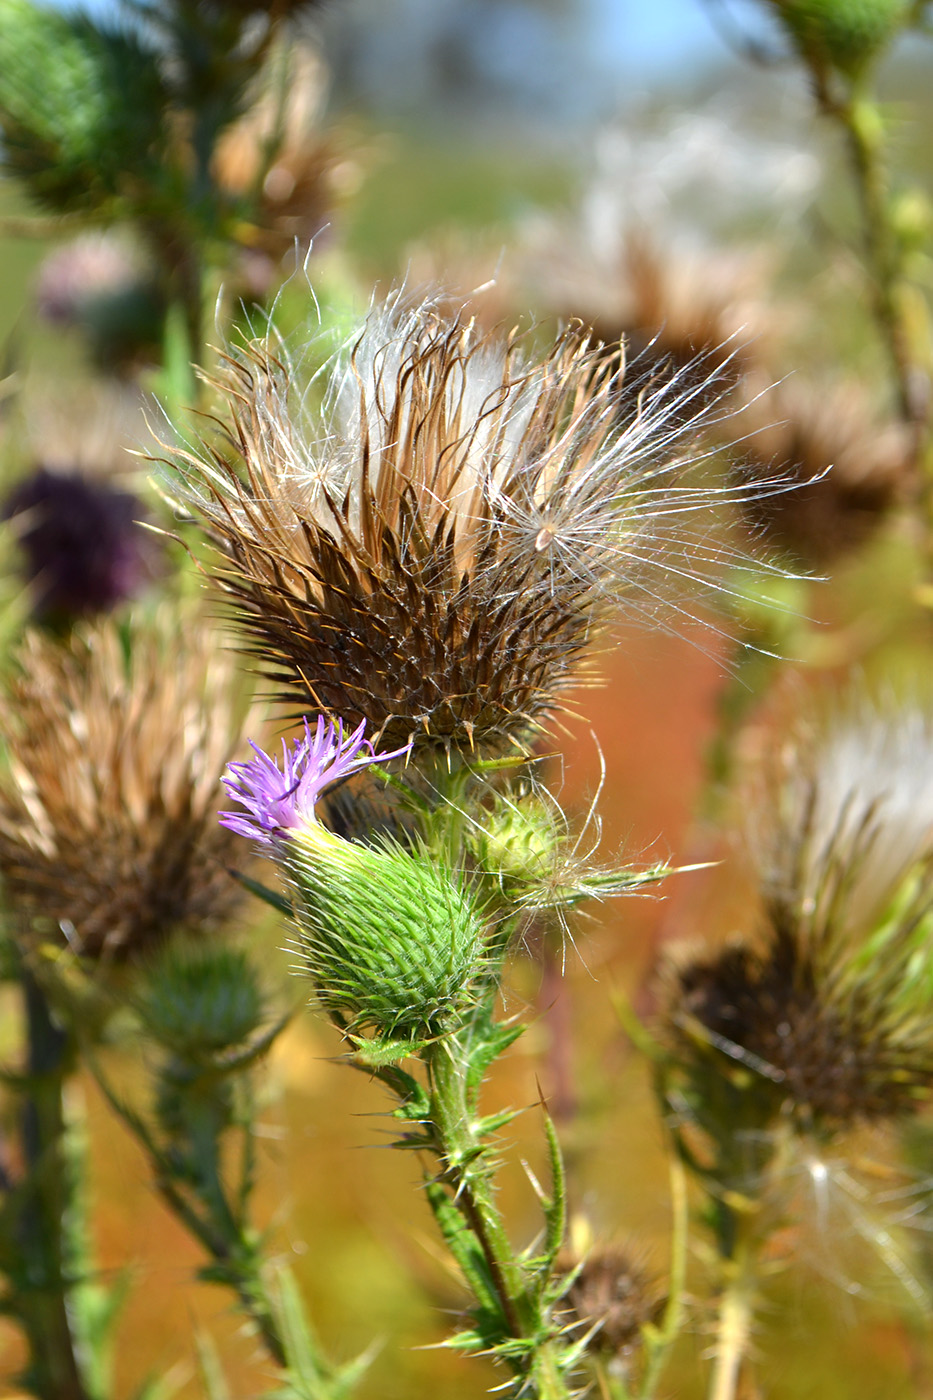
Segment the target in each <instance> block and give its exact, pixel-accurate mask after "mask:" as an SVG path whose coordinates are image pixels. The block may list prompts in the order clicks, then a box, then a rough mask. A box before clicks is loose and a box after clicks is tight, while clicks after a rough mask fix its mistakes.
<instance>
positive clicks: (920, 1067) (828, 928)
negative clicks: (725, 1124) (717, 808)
mask: <svg viewBox="0 0 933 1400" xmlns="http://www.w3.org/2000/svg"><path fill="white" fill-rule="evenodd" d="M752 825H753V828H754V829H753V830H752V833H751V845H752V848H753V852H754V858H755V860H756V862H757V867H758V879H759V884H760V890H761V897H762V903H763V906H764V913H765V920H764V931H763V935H762V937H761V938H760V940H759V941H757V942H756V943H754V944H740V945H738V946H730V947H727V948H725V949H724V950H722V951H719V952H717V953H712V954H709V955H705V956H701V957H698V958H694V959H692V960H691V961H690V962H687V963H686V964H683V965H681V966H679V967H678V966H672V967H671V968H669V969H668V972H667V979H668V990H667V996H666V1010H665V1013H664V1020H665V1025H666V1028H667V1035H668V1039H669V1041H670V1043H671V1044H672V1045H674V1046H675V1057H676V1058H677V1059H678V1060H680V1061H681V1063H683V1064H684V1065H687V1066H689V1067H690V1068H691V1073H692V1074H693V1077H694V1079H695V1081H696V1083H697V1084H698V1085H701V1081H703V1077H704V1076H707V1075H709V1074H713V1075H716V1074H720V1075H724V1076H726V1077H727V1078H729V1079H730V1080H731V1081H732V1082H733V1083H734V1084H738V1083H739V1081H740V1080H741V1081H742V1083H744V1084H745V1085H746V1087H747V1096H748V1098H749V1102H751V1097H755V1098H756V1100H757V1102H758V1104H759V1107H760V1110H761V1112H760V1115H759V1116H760V1117H761V1118H762V1119H767V1118H768V1117H769V1116H770V1117H776V1116H777V1115H778V1114H786V1113H790V1114H792V1115H793V1116H794V1117H795V1119H796V1120H797V1121H798V1122H801V1123H803V1124H805V1125H806V1126H807V1127H817V1128H822V1129H834V1128H838V1127H840V1126H842V1125H845V1124H852V1123H856V1122H859V1121H866V1120H872V1119H879V1118H895V1117H898V1116H900V1115H902V1114H905V1113H907V1112H910V1111H911V1110H913V1109H916V1108H917V1107H918V1106H919V1105H920V1103H922V1102H923V1101H924V1100H925V1099H927V1098H928V1097H929V1095H930V1092H931V1091H933V993H931V991H930V988H931V987H933V976H931V972H933V967H931V959H930V953H929V944H930V938H929V927H930V923H931V919H933V730H931V727H930V724H929V722H928V721H927V720H926V718H925V717H924V716H923V715H922V714H921V713H920V712H919V711H917V710H911V709H906V708H905V709H902V710H900V711H897V712H894V713H892V714H889V715H888V716H886V717H885V716H883V715H881V714H872V713H869V712H868V711H867V710H865V711H864V712H863V713H861V714H856V715H853V716H850V717H849V719H848V720H847V721H846V722H838V721H837V723H836V724H835V726H833V727H832V728H828V729H826V730H825V731H824V732H822V733H811V734H809V735H802V736H801V737H800V739H799V740H798V741H796V742H793V743H790V744H788V745H787V746H786V748H785V749H784V750H783V751H782V752H780V753H779V755H778V756H777V758H776V760H775V763H774V771H773V772H772V773H771V774H770V775H769V777H768V779H767V780H766V781H765V782H764V783H763V784H762V788H761V792H760V794H759V810H758V812H757V815H756V817H755V818H753V821H752ZM704 1082H705V1081H704ZM735 1111H736V1110H735V1104H734V1103H733V1104H732V1107H731V1108H730V1112H733V1113H734V1112H735Z"/></svg>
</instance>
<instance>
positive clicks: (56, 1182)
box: [0, 617, 350, 1400]
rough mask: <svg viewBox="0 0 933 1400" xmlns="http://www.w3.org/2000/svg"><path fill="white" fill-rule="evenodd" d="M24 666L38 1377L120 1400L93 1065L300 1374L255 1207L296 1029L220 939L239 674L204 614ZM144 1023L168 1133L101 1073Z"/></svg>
mask: <svg viewBox="0 0 933 1400" xmlns="http://www.w3.org/2000/svg"><path fill="white" fill-rule="evenodd" d="M169 655H170V656H171V665H168V664H167V661H168V657H169ZM15 664H16V669H15V671H14V672H13V674H12V675H11V676H10V677H9V679H8V681H7V684H6V700H5V705H4V707H3V719H2V721H0V724H2V729H3V738H4V741H5V748H6V762H7V773H6V776H5V779H4V782H3V785H2V788H0V872H2V878H3V885H4V893H5V896H6V901H7V914H6V936H7V957H8V960H9V961H10V963H11V964H12V967H13V968H14V969H15V974H16V976H17V977H18V980H19V982H20V985H21V987H22V994H23V998H24V1003H25V1008H26V1020H27V1032H28V1048H27V1052H26V1064H25V1066H24V1069H23V1071H22V1085H23V1096H22V1102H21V1104H20V1110H19V1111H20V1136H21V1139H22V1167H21V1169H20V1170H19V1171H17V1173H16V1175H15V1176H11V1177H10V1178H9V1179H5V1180H4V1183H3V1201H2V1210H0V1269H2V1273H3V1276H4V1295H3V1306H4V1309H5V1311H6V1312H7V1313H8V1314H9V1315H10V1316H12V1317H13V1318H15V1320H16V1321H17V1322H18V1324H19V1325H20V1327H21V1328H22V1330H23V1332H24V1333H25V1335H26V1338H27V1341H28V1344H29V1353H30V1358H29V1365H28V1370H27V1372H26V1374H25V1376H24V1378H23V1383H24V1385H26V1386H28V1387H29V1389H30V1391H31V1392H32V1393H34V1394H36V1395H37V1396H40V1397H48V1400H52V1398H53V1397H56V1400H57V1397H61V1396H69V1397H75V1400H78V1397H89V1398H90V1400H93V1397H98V1396H100V1397H103V1396H105V1395H107V1394H108V1393H109V1387H110V1381H109V1379H108V1373H107V1360H106V1358H107V1349H108V1343H109V1339H110V1338H109V1333H110V1330H111V1328H110V1325H109V1324H110V1323H112V1321H113V1310H114V1305H115V1301H116V1294H114V1295H113V1298H112V1299H111V1300H110V1302H108V1297H107V1293H106V1291H105V1290H103V1289H102V1288H101V1287H100V1286H99V1284H98V1283H97V1281H96V1279H95V1277H94V1269H93V1265H92V1263H91V1260H90V1257H89V1256H88V1254H87V1250H86V1247H85V1244H84V1234H83V1229H84V1227H83V1219H82V1215H81V1211H80V1209H79V1205H80V1201H81V1200H82V1199H83V1191H84V1183H83V1175H84V1173H83V1165H82V1162H81V1160H80V1155H79V1154H78V1155H76V1149H77V1144H78V1142H79V1139H80V1135H79V1133H78V1131H77V1128H76V1126H75V1125H74V1124H72V1123H70V1121H69V1118H68V1115H67V1113H66V1111H65V1090H66V1087H67V1084H68V1082H69V1080H70V1077H71V1076H72V1074H73V1073H74V1071H75V1069H76V1067H77V1065H78V1061H79V1058H84V1060H85V1061H86V1062H87V1063H89V1064H91V1065H92V1066H93V1068H94V1069H95V1071H96V1072H97V1073H98V1076H99V1078H100V1082H101V1084H102V1086H103V1087H104V1089H105V1092H106V1093H107V1094H108V1097H109V1098H110V1100H111V1103H112V1104H113V1106H114V1107H115V1108H117V1109H118V1111H119V1112H120V1114H121V1116H122V1117H123V1119H124V1121H125V1122H126V1123H127V1124H128V1126H130V1128H131V1129H132V1130H133V1131H134V1132H136V1134H137V1135H138V1136H139V1137H140V1138H141V1140H142V1142H143V1145H144V1147H145V1148H146V1149H147V1151H149V1153H150V1157H151V1159H152V1162H153V1166H154V1169H155V1176H156V1183H157V1185H158V1188H159V1190H160V1192H161V1194H162V1196H163V1198H164V1199H165V1200H166V1201H167V1203H168V1204H169V1205H170V1206H171V1207H172V1208H173V1209H175V1210H176V1211H177V1213H178V1215H179V1217H180V1218H181V1220H182V1222H183V1223H184V1224H185V1225H186V1226H187V1227H188V1228H189V1229H190V1230H192V1232H193V1233H194V1234H195V1236H196V1238H198V1240H199V1241H200V1243H201V1244H202V1245H204V1247H205V1248H206V1249H207V1251H208V1254H209V1257H210V1267H209V1269H208V1270H207V1271H206V1273H205V1276H206V1277H212V1278H214V1279H215V1281H217V1282H223V1283H225V1284H227V1285H228V1286H229V1287H231V1288H233V1289H234V1290H235V1292H236V1294H237V1296H238V1297H239V1299H240V1301H241V1303H242V1305H243V1307H244V1308H245V1309H246V1311H247V1312H248V1313H249V1314H250V1315H251V1316H252V1317H253V1318H254V1319H255V1321H256V1323H257V1326H258V1328H259V1331H260V1334H261V1335H262V1336H263V1338H264V1339H265V1340H266V1343H267V1345H268V1347H269V1350H270V1352H271V1354H272V1357H273V1359H274V1360H275V1361H276V1362H277V1363H278V1364H279V1365H280V1366H281V1367H283V1368H288V1367H290V1366H291V1363H292V1359H293V1358H292V1355H291V1351H290V1345H289V1344H286V1342H285V1341H284V1340H283V1335H282V1334H283V1331H284V1324H283V1319H282V1316H281V1311H280V1309H279V1308H278V1307H277V1305H275V1304H274V1303H273V1302H272V1301H270V1296H269V1294H268V1291H267V1286H266V1284H265V1282H264V1276H263V1272H262V1270H263V1260H262V1257H261V1241H260V1237H259V1236H258V1235H257V1234H256V1232H255V1231H254V1229H253V1227H252V1225H251V1223H250V1221H249V1214H248V1208H249V1199H250V1192H251V1189H252V1183H253V1177H254V1163H253V1125H254V1118H255V1109H254V1107H253V1105H252V1099H251V1096H250V1093H249V1081H250V1071H251V1069H252V1067H253V1066H254V1065H255V1063H256V1061H257V1059H258V1058H259V1057H260V1056H261V1055H262V1053H263V1052H264V1051H265V1050H266V1049H268V1047H269V1045H270V1044H271V1042H272V1040H273V1039H274V1038H275V1035H276V1034H277V1033H278V1031H279V1030H281V1028H282V1024H283V1022H282V1019H281V1018H275V1017H271V1016H270V1015H269V1014H268V1013H267V1011H266V1009H265V1006H264V1003H263V1001H262V998H261V996H260V994H259V992H258V990H257V988H256V986H255V980H254V976H253V974H252V972H251V971H250V969H249V967H248V965H247V963H246V962H245V960H244V959H243V956H242V955H241V954H238V953H236V952H235V951H234V950H232V949H231V948H229V947H228V946H226V945H225V944H224V942H222V941H219V934H220V932H221V930H222V929H223V928H224V927H225V926H226V925H228V924H229V922H230V918H231V915H232V914H233V912H234V906H235V905H236V904H237V903H238V902H239V901H240V897H241V891H240V890H239V889H238V887H237V885H236V884H235V882H234V881H233V880H232V879H231V878H230V876H229V875H228V874H227V871H226V869H225V866H226V865H227V864H228V863H229V862H230V861H231V860H232V858H233V854H234V848H235V846H236V845H237V844H238V843H237V842H236V840H235V838H234V837H233V836H232V835H231V834H230V833H229V832H227V831H225V830H224V829H223V828H222V827H218V825H217V821H216V808H217V799H218V795H219V784H218V774H219V771H220V769H221V768H222V767H223V764H224V763H225V762H226V761H227V759H229V758H230V757H231V756H232V753H233V751H234V748H235V745H236V744H237V742H238V738H239V726H240V722H241V718H242V711H243V706H242V703H241V702H240V701H239V700H238V698H237V688H236V687H235V686H234V685H233V684H232V680H233V676H232V669H231V665H230V660H229V658H228V657H225V656H223V655H222V654H218V653H217V651H216V649H215V648H214V647H213V646H212V644H211V634H210V631H209V629H208V628H206V627H205V626H204V625H203V624H202V623H199V622H198V621H197V619H191V618H189V619H188V620H187V626H186V629H185V632H184V633H182V632H181V631H180V630H179V627H178V626H172V625H171V623H170V621H169V619H168V618H167V617H162V618H161V619H159V620H157V621H156V623H155V624H153V625H146V624H144V623H141V622H137V623H135V624H132V625H128V626H127V627H125V628H122V629H121V628H119V627H117V626H116V625H115V624H113V623H108V624H101V625H98V626H97V627H96V628H85V629H78V630H77V631H76V632H75V633H74V634H73V637H72V638H71V640H70V641H69V642H68V643H67V644H65V643H61V642H57V641H55V640H54V639H52V638H51V637H49V636H44V635H40V634H37V633H34V634H30V635H29V636H27V638H26V639H25V640H24V642H23V645H22V647H21V649H20V652H19V654H18V656H17V657H16V661H15ZM183 934H186V935H187V937H188V939H189V940H194V941H193V942H192V943H191V944H190V945H183V946H182V948H181V950H179V949H178V948H177V947H175V946H174V945H173V944H172V943H171V940H172V939H175V940H177V939H178V937H179V936H180V935H183ZM185 947H187V948H188V951H187V952H185ZM134 1008H135V1012H136V1019H137V1021H138V1022H139V1023H141V1026H142V1028H143V1034H144V1036H145V1037H146V1038H148V1040H149V1041H150V1043H153V1044H155V1045H156V1046H158V1047H159V1054H158V1056H157V1068H156V1070H155V1080H156V1084H155V1089H154V1097H155V1099H156V1120H157V1126H156V1128H155V1129H150V1128H149V1127H148V1126H147V1124H146V1122H145V1119H144V1117H143V1116H141V1115H140V1114H139V1113H138V1112H137V1111H135V1110H134V1109H133V1108H131V1107H130V1106H129V1105H128V1104H126V1103H125V1102H124V1101H123V1100H122V1098H121V1097H120V1095H119V1094H117V1093H116V1092H115V1091H114V1090H113V1089H112V1087H111V1086H110V1084H109V1082H108V1079H107V1077H106V1075H105V1074H104V1072H103V1070H102V1068H101V1061H100V1053H101V1052H100V1048H99V1043H100V1042H102V1041H103V1040H104V1039H106V1038H108V1036H109V1035H110V1027H111V1026H113V1025H114V1024H115V1021H114V1016H115V1013H116V1012H118V1011H119V1012H120V1013H121V1015H122V1016H124V1017H125V1015H126V1013H127V1012H128V1011H130V1010H133V1009H134ZM118 1019H119V1018H118ZM231 1135H239V1137H240V1138H241V1140H242V1151H243V1170H242V1175H241V1180H240V1183H239V1186H238V1187H237V1190H236V1193H235V1196H234V1197H233V1198H231V1194H230V1192H229V1190H228V1189H227V1187H226V1185H225V1181H224V1169H223V1152H222V1149H223V1148H224V1144H225V1143H226V1141H227V1140H228V1139H230V1137H231ZM291 1313H292V1331H291V1333H290V1336H291V1337H292V1338H295V1337H297V1336H301V1335H304V1334H302V1332H301V1331H300V1328H299V1323H298V1319H300V1310H297V1311H296V1309H295V1307H294V1306H292V1308H291ZM296 1328H297V1329H298V1330H296ZM309 1335H310V1334H307V1335H305V1341H306V1342H307V1346H306V1351H307V1353H308V1355H310V1356H315V1355H317V1353H316V1352H315V1351H314V1350H313V1348H312V1347H311V1344H310V1341H309ZM318 1369H319V1370H320V1371H321V1375H322V1376H325V1377H328V1378H330V1379H332V1380H333V1385H332V1386H330V1379H328V1385H329V1386H330V1388H327V1387H326V1386H325V1384H324V1380H323V1379H322V1380H321V1384H320V1388H319V1390H318V1392H317V1393H318V1394H320V1395H322V1396H327V1397H329V1400H335V1397H336V1396H337V1395H339V1394H343V1393H345V1391H342V1390H340V1389H339V1387H338V1385H337V1381H338V1379H339V1380H340V1383H341V1384H343V1383H344V1382H346V1383H347V1385H349V1380H350V1377H349V1373H346V1375H344V1374H343V1373H339V1374H338V1373H337V1372H334V1373H333V1377H332V1378H331V1377H330V1373H329V1372H327V1371H326V1367H325V1366H324V1363H323V1362H321V1365H320V1367H319V1368H318Z"/></svg>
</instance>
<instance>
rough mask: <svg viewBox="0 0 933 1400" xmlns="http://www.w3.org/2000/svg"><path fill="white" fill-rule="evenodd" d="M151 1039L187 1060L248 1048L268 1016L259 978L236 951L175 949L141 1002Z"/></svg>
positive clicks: (154, 971) (153, 973)
mask: <svg viewBox="0 0 933 1400" xmlns="http://www.w3.org/2000/svg"><path fill="white" fill-rule="evenodd" d="M138 1006H139V1011H140V1015H141V1016H142V1019H143V1021H144V1022H145V1025H146V1027H147V1029H148V1030H149V1032H150V1034H151V1035H152V1036H153V1037H154V1039H156V1040H157V1041H159V1042H160V1044H162V1045H164V1046H165V1047H166V1048H167V1049H169V1050H171V1051H172V1052H173V1053H174V1054H176V1055H178V1056H180V1057H182V1058H189V1057H191V1058H195V1059H198V1058H201V1057H203V1056H209V1055H211V1054H215V1053H217V1052H219V1051H223V1050H229V1049H232V1048H233V1047H234V1046H237V1045H242V1044H243V1043H244V1042H245V1041H247V1040H249V1038H250V1037H251V1036H252V1035H253V1034H254V1033H255V1032H256V1030H257V1029H258V1028H259V1025H260V1023H261V1022H262V1019H263V1016H264V1005H263V997H262V994H261V992H260V990H259V987H258V985H257V982H256V973H255V971H254V970H253V968H252V967H251V966H250V964H249V961H248V959H247V958H246V956H245V955H244V954H243V953H241V952H239V951H237V950H236V949H233V948H220V947H213V948H192V947H190V946H189V947H185V946H178V945H170V946H169V947H168V948H167V949H166V950H165V951H164V953H163V954H162V956H161V957H160V959H159V961H158V962H157V963H156V964H155V965H154V966H153V967H152V968H151V969H150V971H149V973H148V975H147V976H146V978H145V985H144V989H143V991H142V994H141V996H140V998H139V1003H138Z"/></svg>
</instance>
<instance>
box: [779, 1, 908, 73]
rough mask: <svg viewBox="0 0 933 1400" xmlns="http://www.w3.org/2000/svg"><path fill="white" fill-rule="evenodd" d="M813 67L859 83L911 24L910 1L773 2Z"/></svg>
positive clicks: (799, 50) (798, 49)
mask: <svg viewBox="0 0 933 1400" xmlns="http://www.w3.org/2000/svg"><path fill="white" fill-rule="evenodd" d="M772 5H773V7H774V9H775V10H776V11H777V13H778V15H779V17H780V20H781V23H782V24H783V25H784V28H785V29H786V30H787V32H788V34H789V35H790V37H791V39H792V40H793V42H794V45H795V47H796V48H797V51H798V52H799V53H800V56H801V57H802V58H803V59H804V60H805V62H807V63H809V64H810V66H811V67H813V68H816V69H822V68H825V67H827V66H828V67H831V68H835V69H836V70H837V72H839V73H842V74H843V75H844V76H845V77H847V78H857V77H858V76H859V75H860V73H862V72H863V70H864V69H865V68H866V66H867V65H868V64H869V63H870V62H871V60H872V59H873V58H874V57H875V56H876V55H877V54H879V53H880V52H881V50H882V49H883V48H884V47H885V46H886V45H887V44H888V43H889V41H890V40H891V39H892V38H893V37H894V35H895V34H896V33H897V31H898V29H900V28H901V27H902V25H903V24H904V23H905V22H906V20H907V17H908V14H909V12H910V0H772Z"/></svg>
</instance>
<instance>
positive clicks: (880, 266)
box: [817, 83, 929, 461]
mask: <svg viewBox="0 0 933 1400" xmlns="http://www.w3.org/2000/svg"><path fill="white" fill-rule="evenodd" d="M817 100H818V102H819V104H820V107H821V109H822V111H823V112H825V113H826V115H827V116H830V117H832V118H833V119H834V120H835V121H836V122H838V123H839V126H840V127H841V129H842V131H843V133H844V134H845V138H846V145H847V148H848V152H849V163H850V166H851V170H852V176H853V180H854V184H855V188H856V193H857V196H858V200H859V206H860V209H861V215H862V228H863V250H864V256H865V262H866V265H867V267H868V270H869V273H870V279H871V297H872V309H873V311H874V316H875V321H876V323H877V325H878V330H879V332H880V335H881V339H882V341H883V343H884V346H885V349H886V351H887V355H888V359H889V361H890V364H891V372H892V377H893V380H894V386H895V392H896V395H897V403H898V410H899V412H900V415H901V417H902V418H903V420H904V422H905V423H907V424H909V425H910V426H911V427H912V428H913V431H914V452H915V460H918V461H919V458H920V456H921V454H922V452H923V449H924V446H925V443H926V434H927V429H928V426H929V383H928V378H927V376H926V374H925V373H924V372H923V369H922V367H921V366H920V365H919V364H918V363H917V361H916V359H915V357H914V354H913V349H912V345H911V335H910V329H909V326H908V324H907V321H906V318H905V315H904V306H903V299H902V296H901V281H902V275H901V265H900V255H899V252H898V246H897V234H896V231H895V229H894V227H893V225H892V222H891V213H890V202H889V198H888V177H887V171H886V168H885V158H884V128H883V125H882V121H881V116H880V114H879V112H878V109H877V107H876V105H875V104H874V102H872V101H871V100H870V99H869V98H867V97H865V96H864V95H861V94H858V93H850V94H848V95H846V96H845V97H843V98H840V97H837V96H834V95H833V94H831V93H830V92H829V90H828V87H827V86H826V84H825V83H821V84H819V85H818V87H817Z"/></svg>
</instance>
